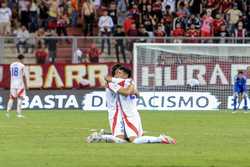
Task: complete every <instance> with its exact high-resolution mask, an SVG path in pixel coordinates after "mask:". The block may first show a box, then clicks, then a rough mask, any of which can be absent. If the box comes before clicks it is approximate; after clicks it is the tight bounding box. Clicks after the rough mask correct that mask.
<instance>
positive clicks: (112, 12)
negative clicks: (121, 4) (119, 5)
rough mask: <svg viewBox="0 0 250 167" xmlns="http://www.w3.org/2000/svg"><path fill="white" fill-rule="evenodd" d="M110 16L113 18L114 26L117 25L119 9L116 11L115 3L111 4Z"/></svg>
mask: <svg viewBox="0 0 250 167" xmlns="http://www.w3.org/2000/svg"><path fill="white" fill-rule="evenodd" d="M108 15H109V16H110V17H111V18H112V21H113V23H114V25H117V9H116V4H115V3H114V2H112V3H111V4H110V8H109V10H108ZM113 28H114V27H113ZM112 32H114V30H112Z"/></svg>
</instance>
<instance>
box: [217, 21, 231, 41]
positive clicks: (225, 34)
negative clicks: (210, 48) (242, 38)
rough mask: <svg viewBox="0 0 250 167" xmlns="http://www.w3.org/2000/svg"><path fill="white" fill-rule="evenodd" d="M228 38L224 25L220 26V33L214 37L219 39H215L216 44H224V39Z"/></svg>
mask: <svg viewBox="0 0 250 167" xmlns="http://www.w3.org/2000/svg"><path fill="white" fill-rule="evenodd" d="M229 36H230V35H229V33H228V31H227V29H226V25H222V26H221V27H220V31H219V32H217V33H216V34H215V37H219V39H216V42H217V43H226V42H227V40H226V39H225V37H229Z"/></svg>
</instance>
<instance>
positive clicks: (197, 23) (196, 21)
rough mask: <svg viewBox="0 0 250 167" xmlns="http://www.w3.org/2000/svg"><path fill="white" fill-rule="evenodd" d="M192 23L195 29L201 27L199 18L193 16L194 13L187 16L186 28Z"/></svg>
mask: <svg viewBox="0 0 250 167" xmlns="http://www.w3.org/2000/svg"><path fill="white" fill-rule="evenodd" d="M192 24H193V25H194V26H195V28H196V29H200V27H201V21H200V18H199V17H197V16H195V15H194V14H191V15H190V17H189V18H188V20H187V27H186V28H190V26H191V25H192Z"/></svg>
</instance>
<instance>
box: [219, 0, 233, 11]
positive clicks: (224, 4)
mask: <svg viewBox="0 0 250 167" xmlns="http://www.w3.org/2000/svg"><path fill="white" fill-rule="evenodd" d="M231 5H232V1H231V0H222V1H221V5H220V12H221V13H227V11H228V10H229V9H230V8H231Z"/></svg>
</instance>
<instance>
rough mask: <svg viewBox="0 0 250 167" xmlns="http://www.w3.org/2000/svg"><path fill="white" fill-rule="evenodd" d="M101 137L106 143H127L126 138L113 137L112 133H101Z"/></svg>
mask: <svg viewBox="0 0 250 167" xmlns="http://www.w3.org/2000/svg"><path fill="white" fill-rule="evenodd" d="M101 139H102V141H105V142H106V143H127V141H126V140H123V139H121V138H118V137H115V136H113V135H101Z"/></svg>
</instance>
